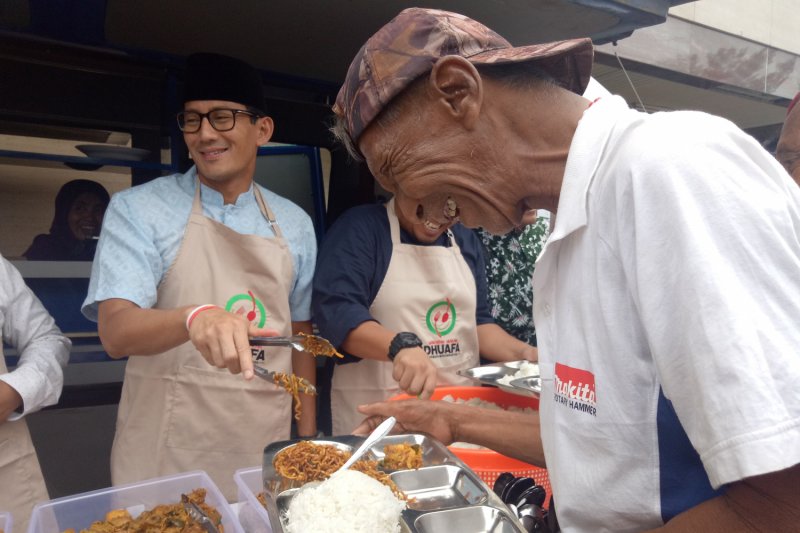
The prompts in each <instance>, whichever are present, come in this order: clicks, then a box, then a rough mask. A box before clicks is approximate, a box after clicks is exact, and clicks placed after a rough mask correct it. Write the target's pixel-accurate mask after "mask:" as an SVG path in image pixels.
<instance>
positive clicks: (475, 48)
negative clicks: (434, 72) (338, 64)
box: [333, 8, 594, 144]
mask: <svg viewBox="0 0 800 533" xmlns="http://www.w3.org/2000/svg"><path fill="white" fill-rule="evenodd" d="M448 55H457V56H461V57H464V58H466V59H468V60H469V61H470V62H471V63H473V64H476V65H480V64H487V63H518V62H523V61H530V62H531V63H532V64H535V65H536V66H537V67H539V68H541V69H542V70H544V71H545V72H547V73H548V74H550V75H551V76H553V78H555V80H556V81H557V82H558V83H559V84H560V85H561V86H563V87H565V88H567V89H569V90H571V91H573V92H576V93H578V94H582V93H583V91H584V89H585V88H586V85H587V84H588V83H589V76H590V74H591V72H592V61H593V59H594V49H593V47H592V41H591V40H590V39H571V40H567V41H557V42H551V43H544V44H534V45H530V46H519V47H513V46H511V43H509V42H508V41H507V40H505V39H504V38H503V37H501V36H500V35H498V34H497V33H495V32H494V31H492V30H491V29H489V28H487V27H486V26H484V25H483V24H481V23H479V22H477V21H474V20H472V19H470V18H467V17H465V16H464V15H459V14H458V13H450V12H448V11H440V10H437V9H423V8H409V9H405V10H403V11H402V12H400V14H399V15H397V16H396V17H395V18H394V19H392V20H391V21H390V22H389V23H388V24H386V25H385V26H384V27H383V28H381V29H380V30H378V32H377V33H376V34H375V35H373V36H372V37H370V38H369V40H367V42H366V43H365V44H364V46H362V47H361V50H359V51H358V54H356V56H355V58H354V59H353V62H352V63H351V64H350V68H349V69H348V71H347V77H346V78H345V81H344V84H343V85H342V88H341V89H340V90H339V94H338V96H337V97H336V103H335V104H334V106H333V111H334V113H336V114H337V115H340V116H342V117H344V119H345V122H346V125H347V132H348V135H349V136H350V138H351V139H352V140H353V143H354V144H356V142H357V141H358V138H359V137H360V136H361V134H362V133H363V132H364V130H365V129H366V128H367V126H369V125H370V123H371V122H372V121H373V120H374V119H375V117H377V116H378V114H379V113H380V112H381V111H382V110H383V108H384V107H385V106H386V104H388V103H389V101H390V100H391V99H392V98H394V97H395V96H397V95H398V94H400V92H402V91H403V89H405V88H406V87H408V85H409V84H410V83H411V82H413V81H414V80H415V79H417V78H418V77H419V76H420V75H422V74H425V73H426V72H429V71H430V70H431V69H432V68H433V65H434V64H435V63H436V61H438V60H439V58H441V57H444V56H448Z"/></svg>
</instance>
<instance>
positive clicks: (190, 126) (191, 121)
mask: <svg viewBox="0 0 800 533" xmlns="http://www.w3.org/2000/svg"><path fill="white" fill-rule="evenodd" d="M240 113H241V114H243V115H248V116H250V117H253V118H252V119H251V120H253V123H255V120H254V119H256V118H258V116H259V115H257V114H256V113H251V112H250V111H246V110H244V109H226V108H220V109H212V110H211V111H209V112H208V113H198V112H197V111H181V112H180V113H178V128H180V130H181V131H182V132H183V133H197V132H198V131H200V126H201V125H202V123H203V119H204V118H207V119H208V123H209V124H211V127H212V128H214V129H215V130H217V131H230V130H232V129H233V128H234V127H235V126H236V115H238V114H240Z"/></svg>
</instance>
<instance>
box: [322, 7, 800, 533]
mask: <svg viewBox="0 0 800 533" xmlns="http://www.w3.org/2000/svg"><path fill="white" fill-rule="evenodd" d="M592 62H593V46H592V43H591V41H590V40H589V39H574V40H568V41H561V42H555V43H544V44H540V45H530V46H521V47H512V46H511V44H510V43H508V41H506V40H505V39H503V38H502V37H500V36H499V35H498V34H497V33H495V32H493V31H492V30H490V29H489V28H487V27H485V26H483V25H482V24H480V23H478V22H477V21H474V20H471V19H468V18H467V17H464V16H462V15H459V14H455V13H447V12H444V11H437V10H426V9H419V8H412V9H407V10H404V11H403V12H402V13H401V14H400V15H398V16H397V17H396V18H395V19H394V20H392V21H391V22H389V23H388V24H386V25H385V26H384V27H383V28H382V29H381V30H379V31H378V32H377V33H376V34H375V35H374V36H373V37H371V38H370V39H369V40H368V41H367V43H366V44H365V46H364V47H362V49H361V50H360V51H359V52H358V54H357V55H356V57H355V59H354V60H353V62H352V64H351V66H350V69H349V71H348V74H347V76H346V78H345V82H344V84H343V86H342V88H341V90H340V92H339V95H338V97H337V100H336V104H335V105H334V112H335V113H336V115H337V122H336V124H335V125H334V127H333V129H334V132H335V133H336V134H337V137H338V138H339V140H340V141H342V142H343V143H344V144H345V146H347V147H349V148H350V151H351V153H352V154H353V155H355V156H357V157H358V156H363V158H364V159H365V160H366V163H367V165H368V166H369V169H370V171H371V172H372V173H373V175H374V176H375V178H376V179H377V180H378V181H379V182H380V183H381V184H382V185H383V186H384V188H386V189H388V190H390V191H401V192H402V193H403V194H402V195H398V198H403V199H405V201H406V202H407V203H406V204H404V205H403V206H402V209H403V210H404V211H406V212H408V213H416V214H417V217H418V218H419V219H421V220H429V221H430V222H431V223H433V224H445V223H447V222H449V221H450V220H451V219H452V218H455V217H457V218H459V219H460V221H461V222H462V223H463V224H464V225H466V226H468V227H477V226H481V227H484V228H486V229H488V230H489V231H491V232H493V233H504V232H508V231H509V230H510V229H511V228H513V227H515V226H517V225H519V223H520V222H521V221H522V220H523V218H524V217H525V216H526V213H527V212H529V211H530V210H532V209H537V208H538V209H546V210H548V211H550V212H555V213H556V221H555V226H554V228H553V231H552V233H551V235H550V238H549V239H548V241H547V243H546V245H545V247H544V250H543V251H542V254H541V256H540V257H539V259H538V262H537V264H536V270H535V272H534V275H533V291H534V302H535V304H534V322H535V324H536V332H537V337H538V338H537V340H538V344H539V346H538V347H539V365H540V370H541V377H542V393H541V398H540V411H539V413H537V414H536V415H531V414H528V415H526V414H519V413H508V412H501V413H497V412H495V411H489V410H484V409H480V408H469V407H467V406H460V405H452V404H447V403H446V402H432V401H430V400H427V401H426V400H419V399H413V400H407V401H403V402H383V403H378V404H371V405H368V406H362V407H361V408H360V410H361V412H362V413H364V414H365V415H368V417H369V418H368V419H367V420H366V421H365V422H364V423H363V424H362V425H361V427H359V428H358V429H357V431H358V432H359V433H363V432H365V431H368V430H369V429H370V428H371V427H374V425H375V424H376V423H378V422H380V420H382V419H383V417H385V416H389V415H394V416H396V417H397V419H398V427H397V429H398V430H400V431H402V430H407V431H409V430H410V431H427V432H429V433H432V434H433V435H434V436H436V437H437V438H439V439H441V440H443V441H444V442H451V441H452V440H454V439H455V440H458V441H469V442H474V443H476V444H482V445H484V446H488V447H490V448H493V449H496V450H497V451H499V452H501V453H504V454H507V455H511V456H514V457H517V458H519V459H522V460H525V461H527V462H532V463H535V464H537V465H540V466H545V467H546V468H547V469H548V472H549V475H550V480H551V483H552V490H553V496H554V504H555V510H556V514H557V515H558V523H559V524H560V526H561V528H562V531H565V532H587V533H588V532H591V533H596V532H601V531H610V532H615V533H620V532H634V531H636V532H638V531H644V530H658V531H680V532H685V531H703V532H704V533H710V532H726V533H727V532H731V531H769V532H776V531H796V530H797V529H798V523H800V503H798V498H797V488H798V487H800V388H798V383H800V327H798V324H797V320H798V317H800V188H798V187H797V186H796V184H795V183H794V182H793V181H792V179H791V177H790V176H789V175H788V174H787V173H786V171H785V170H784V169H783V168H782V167H781V166H780V164H779V163H778V162H777V161H776V160H775V158H773V157H772V155H771V154H769V153H768V152H767V151H766V150H764V149H763V148H762V147H761V146H760V145H759V144H758V142H756V141H755V139H753V138H752V137H750V136H749V135H747V134H746V133H744V132H742V131H741V130H740V129H739V128H737V127H736V126H735V125H733V124H731V123H730V122H728V121H726V120H724V119H721V118H718V117H713V116H711V115H707V114H705V113H699V112H688V111H686V112H684V111H679V112H670V113H656V114H652V115H650V114H647V113H642V112H639V111H635V110H631V109H629V108H628V106H627V104H626V102H625V101H624V100H623V99H622V98H620V97H618V96H611V97H601V98H600V99H599V100H588V99H586V98H584V97H583V96H581V94H582V93H583V91H584V89H585V87H586V85H587V82H588V80H589V76H590V73H591V68H592Z"/></svg>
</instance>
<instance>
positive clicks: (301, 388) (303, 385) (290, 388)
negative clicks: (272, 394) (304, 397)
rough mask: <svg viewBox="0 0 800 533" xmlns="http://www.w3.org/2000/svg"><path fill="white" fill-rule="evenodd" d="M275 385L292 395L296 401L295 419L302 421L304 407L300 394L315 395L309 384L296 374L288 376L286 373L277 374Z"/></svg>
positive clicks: (274, 380) (274, 379)
mask: <svg viewBox="0 0 800 533" xmlns="http://www.w3.org/2000/svg"><path fill="white" fill-rule="evenodd" d="M273 382H274V383H275V385H278V386H279V387H283V388H284V389H285V390H286V392H288V393H290V394H291V395H292V398H293V399H294V419H295V420H300V415H301V414H303V405H302V404H301V402H300V393H301V392H302V393H303V394H315V393H314V391H313V390H312V389H310V388H309V387H308V385H307V382H306V381H305V380H304V379H302V378H299V377H297V376H295V375H294V374H286V373H284V372H275V377H274V378H273Z"/></svg>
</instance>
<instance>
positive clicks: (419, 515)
mask: <svg viewBox="0 0 800 533" xmlns="http://www.w3.org/2000/svg"><path fill="white" fill-rule="evenodd" d="M363 441H364V437H356V436H353V435H346V436H341V437H328V438H325V439H320V440H313V441H312V442H314V443H315V444H329V445H333V446H336V447H338V448H340V449H342V450H347V451H354V450H355V449H356V448H357V447H358V446H359V444H361V443H362V442H363ZM297 442H299V440H289V441H282V442H276V443H273V444H270V445H269V446H267V447H266V448H265V449H264V464H263V468H262V473H263V477H264V490H265V495H266V498H265V499H266V502H267V513H268V514H269V519H270V523H271V525H272V530H273V533H284V532H285V530H286V529H285V527H286V523H285V521H284V517H285V512H286V510H287V509H288V507H289V503H290V502H291V499H292V497H293V496H294V494H295V493H296V492H297V490H298V488H299V486H300V485H301V483H298V482H295V481H287V480H285V479H283V478H281V476H280V475H278V474H277V472H275V469H274V467H273V466H272V461H273V459H274V458H275V456H276V455H277V454H278V453H280V452H281V450H283V449H285V448H288V447H290V446H292V445H294V444H296V443H297ZM400 443H408V444H417V445H419V446H420V447H421V448H422V464H423V466H422V467H421V468H419V469H418V470H397V471H394V472H391V473H390V477H391V478H392V481H394V483H395V485H397V487H398V488H399V489H400V490H402V491H403V492H405V493H406V495H407V496H408V499H409V502H408V507H407V509H404V510H403V512H402V514H401V516H400V530H401V531H402V532H404V533H434V532H435V533H440V532H441V531H458V532H459V533H479V532H491V533H524V531H525V529H524V528H523V526H522V524H521V523H520V522H519V519H518V518H517V517H516V516H514V514H513V513H511V512H510V511H509V509H508V507H506V505H505V504H504V503H503V502H502V500H500V498H499V497H498V496H497V495H496V494H495V493H494V492H493V491H492V489H491V488H489V487H488V486H487V485H486V483H484V482H483V481H482V480H481V479H480V478H479V477H478V476H477V475H476V474H475V472H473V471H472V470H470V468H469V467H468V466H467V465H466V464H464V463H463V462H462V461H461V460H460V459H459V458H458V457H456V456H455V455H453V453H452V452H450V450H448V449H447V447H446V446H444V445H443V444H442V443H441V442H439V441H437V440H435V439H433V438H431V437H428V436H426V435H421V434H409V435H390V436H388V437H385V438H383V439H382V440H380V441H378V442H377V443H376V444H375V445H374V446H373V447H372V448H370V450H369V452H367V454H366V456H365V458H367V459H372V460H381V459H383V448H384V446H386V445H387V444H400Z"/></svg>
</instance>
